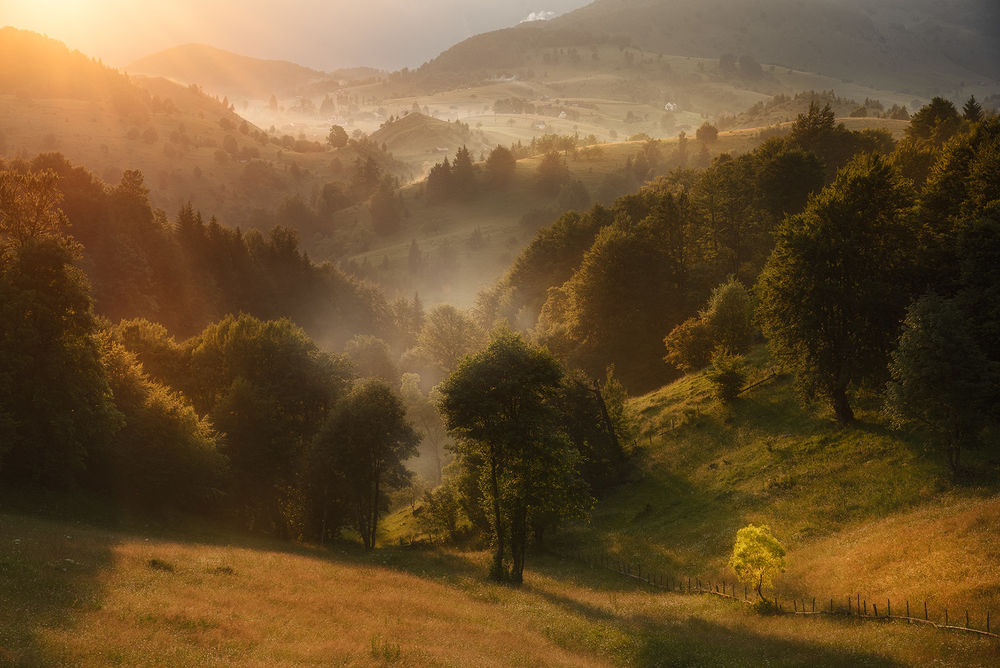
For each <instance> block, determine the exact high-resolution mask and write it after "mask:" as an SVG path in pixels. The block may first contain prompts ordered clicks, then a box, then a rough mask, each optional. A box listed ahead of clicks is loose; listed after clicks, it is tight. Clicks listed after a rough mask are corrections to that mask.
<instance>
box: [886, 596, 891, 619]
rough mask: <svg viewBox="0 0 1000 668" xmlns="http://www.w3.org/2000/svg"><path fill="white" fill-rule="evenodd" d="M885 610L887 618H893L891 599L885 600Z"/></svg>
mask: <svg viewBox="0 0 1000 668" xmlns="http://www.w3.org/2000/svg"><path fill="white" fill-rule="evenodd" d="M885 609H886V613H885V616H886V617H892V601H890V600H889V599H885Z"/></svg>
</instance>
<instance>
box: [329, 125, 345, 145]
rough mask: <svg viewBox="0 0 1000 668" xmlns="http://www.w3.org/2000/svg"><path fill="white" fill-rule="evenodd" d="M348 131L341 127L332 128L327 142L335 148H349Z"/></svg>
mask: <svg viewBox="0 0 1000 668" xmlns="http://www.w3.org/2000/svg"><path fill="white" fill-rule="evenodd" d="M347 140H348V137H347V130H345V129H344V128H342V127H341V126H339V125H333V126H331V127H330V134H329V135H327V137H326V142H327V143H328V144H329V145H330V146H332V147H333V148H343V147H345V146H347Z"/></svg>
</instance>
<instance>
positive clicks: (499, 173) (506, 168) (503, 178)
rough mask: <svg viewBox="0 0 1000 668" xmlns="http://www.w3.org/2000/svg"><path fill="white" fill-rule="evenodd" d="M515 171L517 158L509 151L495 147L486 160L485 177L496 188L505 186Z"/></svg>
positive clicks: (501, 147)
mask: <svg viewBox="0 0 1000 668" xmlns="http://www.w3.org/2000/svg"><path fill="white" fill-rule="evenodd" d="M516 169H517V158H515V157H514V154H513V153H511V152H510V149H507V148H504V147H503V146H497V147H496V148H495V149H493V150H492V151H490V155H489V157H488V158H486V177H487V179H488V180H489V182H490V184H492V185H494V186H496V187H502V186H505V185H507V184H508V183H509V182H510V180H511V178H512V177H513V176H514V170H516Z"/></svg>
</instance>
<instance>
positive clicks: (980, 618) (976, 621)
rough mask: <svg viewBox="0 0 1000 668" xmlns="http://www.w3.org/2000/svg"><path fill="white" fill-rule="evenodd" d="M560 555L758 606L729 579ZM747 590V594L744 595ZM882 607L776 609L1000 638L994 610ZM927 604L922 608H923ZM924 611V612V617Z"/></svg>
mask: <svg viewBox="0 0 1000 668" xmlns="http://www.w3.org/2000/svg"><path fill="white" fill-rule="evenodd" d="M557 554H558V556H560V557H562V558H564V559H571V560H575V561H578V562H581V563H583V564H586V565H587V566H588V567H590V568H600V569H605V570H610V571H614V572H615V573H619V574H621V575H623V576H625V577H627V578H631V579H633V580H638V581H639V582H642V583H643V584H645V585H647V586H649V587H652V588H654V589H659V590H663V591H670V592H674V593H677V594H691V595H704V594H708V595H712V596H718V597H720V598H726V599H730V600H733V601H738V602H741V603H745V604H747V605H754V604H755V603H756V601H754V600H752V599H751V595H752V594H755V593H756V592H754V591H753V590H752V589H750V588H749V587H748V586H747V585H745V584H744V585H738V584H737V583H735V582H730V581H727V580H725V579H723V580H718V581H716V580H711V579H707V580H704V581H703V580H701V579H700V578H693V577H676V576H670V575H666V576H665V575H663V574H661V573H658V572H656V571H652V570H648V569H644V568H643V567H642V564H641V563H637V562H628V561H621V560H618V559H614V558H612V557H608V556H605V555H601V556H599V557H596V558H594V557H588V556H586V555H584V554H583V553H579V552H577V553H573V554H566V553H557ZM741 586H742V591H740V587H741ZM741 594H742V596H741ZM880 603H881V602H880V601H879V602H876V601H874V600H873V601H869V600H868V599H867V598H862V597H861V595H860V594H855V595H854V596H846V597H844V598H840V599H837V598H830V599H829V601H827V600H826V599H825V598H822V599H817V598H815V597H813V598H806V597H801V596H800V597H790V598H782V597H781V596H780V595H778V594H777V593H775V597H774V601H773V606H774V610H773V611H774V613H775V614H779V615H793V616H813V615H826V616H834V617H848V618H852V619H859V620H864V621H881V622H891V621H899V622H907V623H912V624H923V625H926V626H930V627H933V628H936V629H942V630H946V631H957V632H962V633H969V634H974V635H979V636H986V637H989V638H997V639H1000V634H998V633H995V632H994V631H993V630H992V627H991V621H992V619H991V612H990V611H989V610H987V611H986V612H985V614H981V615H976V616H974V617H973V616H970V615H969V611H968V610H967V609H960V610H959V611H957V612H958V613H959V616H958V617H957V618H956V617H955V616H954V613H955V612H956V611H955V610H952V611H951V614H950V613H949V609H948V608H947V607H944V608H943V609H942V610H938V609H936V610H934V611H933V612H934V617H933V618H932V616H931V610H930V609H929V608H928V605H927V601H926V600H924V601H919V602H916V601H915V602H914V603H915V607H914V608H912V609H911V606H910V601H909V600H906V599H904V600H903V604H902V607H900V606H899V599H897V601H896V613H897V614H893V604H892V599H891V598H887V599H886V601H885V607H883V608H881V609H880V608H879V605H880ZM921 603H922V605H920V604H921ZM962 612H964V616H962V615H961V613H962ZM899 613H902V614H899ZM921 613H923V614H922V615H921ZM963 621H964V622H965V624H964V625H962V622H963Z"/></svg>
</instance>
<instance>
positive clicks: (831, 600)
mask: <svg viewBox="0 0 1000 668" xmlns="http://www.w3.org/2000/svg"><path fill="white" fill-rule="evenodd" d="M847 600H848V601H850V600H851V599H847ZM830 614H831V615H832V614H833V599H832V598H831V599H830Z"/></svg>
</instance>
